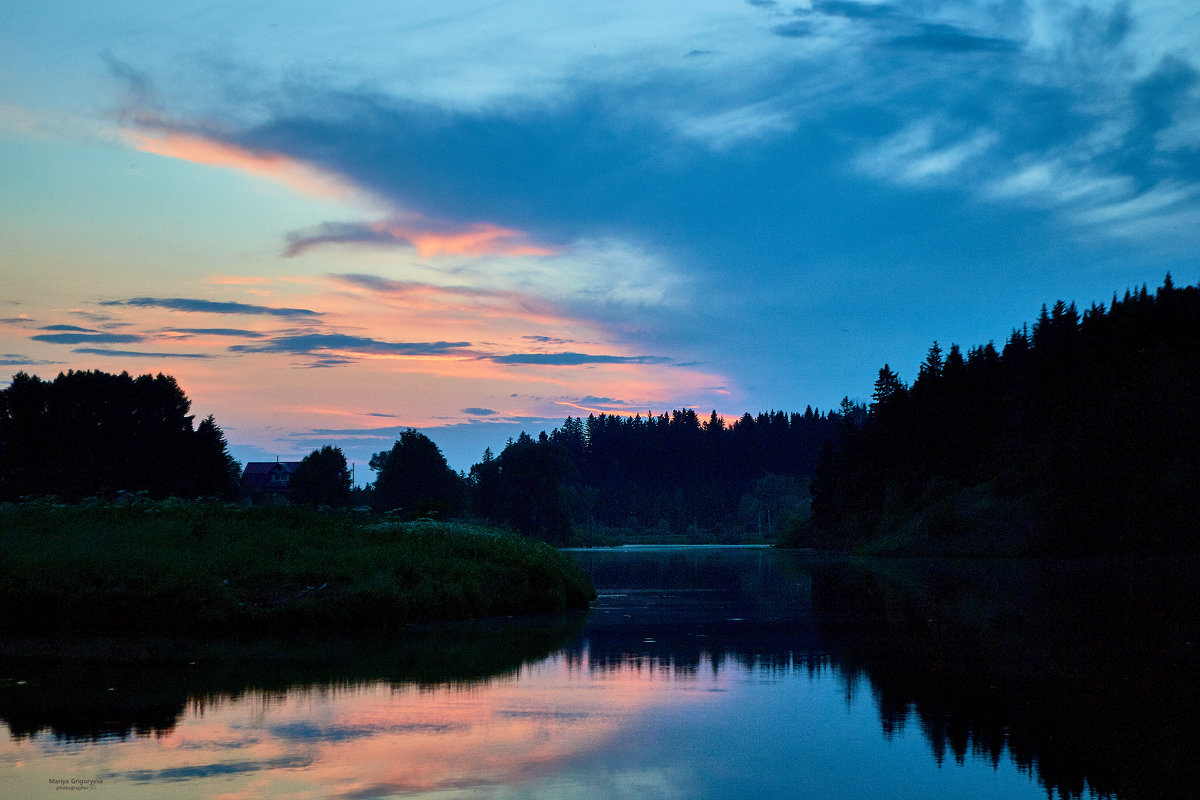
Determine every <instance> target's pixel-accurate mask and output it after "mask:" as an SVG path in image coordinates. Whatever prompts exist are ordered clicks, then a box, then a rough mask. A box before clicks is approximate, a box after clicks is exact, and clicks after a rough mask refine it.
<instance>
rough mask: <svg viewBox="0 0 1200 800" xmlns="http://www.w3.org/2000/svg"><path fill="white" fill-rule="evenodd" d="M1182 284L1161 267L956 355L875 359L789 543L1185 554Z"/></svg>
mask: <svg viewBox="0 0 1200 800" xmlns="http://www.w3.org/2000/svg"><path fill="white" fill-rule="evenodd" d="M1197 486H1200V287H1184V288H1177V287H1175V286H1174V285H1173V284H1172V282H1171V279H1170V276H1169V275H1168V276H1167V279H1166V281H1165V282H1164V284H1163V286H1162V287H1161V288H1159V289H1158V290H1157V291H1156V292H1155V293H1154V294H1151V293H1150V292H1148V291H1147V290H1146V288H1145V287H1144V286H1143V287H1142V288H1141V289H1140V290H1138V291H1136V292H1126V293H1125V296H1124V297H1123V298H1117V297H1116V296H1114V297H1113V301H1112V303H1111V305H1110V306H1109V307H1108V308H1107V309H1106V308H1105V307H1104V306H1103V305H1102V304H1095V305H1092V306H1091V307H1090V308H1088V309H1086V310H1085V311H1083V313H1082V314H1081V313H1080V312H1079V310H1078V309H1077V308H1076V306H1075V305H1074V304H1070V305H1068V304H1066V303H1064V302H1061V301H1060V302H1058V303H1055V304H1054V306H1053V307H1052V308H1050V309H1047V308H1045V307H1043V309H1042V312H1041V314H1040V316H1039V317H1038V319H1037V321H1036V322H1035V323H1034V324H1033V326H1032V327H1028V326H1026V327H1023V328H1021V329H1020V330H1014V331H1013V333H1012V335H1011V336H1010V337H1009V339H1008V341H1007V342H1006V343H1005V344H1004V346H1003V348H1002V349H1001V350H997V349H996V348H995V347H994V346H993V345H992V344H990V343H989V344H987V345H984V346H982V347H974V348H971V349H970V350H969V351H968V352H967V353H966V354H963V353H962V352H961V350H960V349H959V348H958V346H957V345H954V346H952V347H951V348H950V350H949V351H948V352H946V353H943V352H942V350H941V348H940V347H939V346H938V345H937V343H934V345H933V346H932V347H931V348H930V350H929V353H928V356H927V357H926V359H925V361H924V363H922V364H921V366H920V368H919V372H918V374H917V377H916V379H915V380H914V381H913V383H912V385H911V386H908V385H906V384H905V383H904V382H903V381H902V380H901V379H900V377H899V376H898V375H897V374H896V373H895V372H893V371H892V369H891V368H890V367H889V366H887V365H885V366H884V367H883V368H882V369H881V370H880V371H879V378H878V380H877V381H876V383H875V387H874V393H873V395H872V403H871V405H870V409H869V413H868V414H867V416H866V418H865V420H864V421H863V423H862V425H860V426H850V427H848V428H847V430H846V431H844V432H843V436H842V437H841V439H840V443H839V444H837V445H836V446H832V445H831V446H829V447H826V448H825V450H824V452H823V454H822V459H821V462H820V463H819V464H818V466H817V469H816V474H815V476H814V481H813V486H812V511H813V518H812V522H811V524H810V525H809V526H808V527H807V529H806V530H804V531H802V532H801V534H800V535H799V536H797V537H796V539H795V543H797V544H814V545H816V546H819V547H832V548H837V549H842V548H864V547H865V548H867V549H874V550H877V551H880V552H905V551H908V552H920V551H924V552H929V551H935V552H936V551H942V552H948V553H953V552H964V553H966V552H993V553H1001V554H1004V553H1012V554H1017V553H1039V552H1040V553H1072V554H1086V553H1092V552H1114V551H1119V552H1124V551H1133V550H1139V551H1147V550H1148V551H1176V550H1180V549H1183V550H1190V551H1195V550H1197V549H1200V539H1198V538H1197V536H1196V533H1197V530H1198V528H1197V522H1196V521H1197V519H1200V492H1198V491H1197V489H1196V487H1197Z"/></svg>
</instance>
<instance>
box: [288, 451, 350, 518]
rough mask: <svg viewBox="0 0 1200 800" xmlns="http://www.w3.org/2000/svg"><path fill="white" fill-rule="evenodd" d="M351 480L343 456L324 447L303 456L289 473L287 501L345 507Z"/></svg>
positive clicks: (348, 502)
mask: <svg viewBox="0 0 1200 800" xmlns="http://www.w3.org/2000/svg"><path fill="white" fill-rule="evenodd" d="M350 490H351V478H350V467H349V465H347V463H346V454H345V453H343V452H342V449H341V448H340V447H333V446H331V445H325V446H324V447H322V448H321V449H320V450H313V451H312V452H311V453H309V454H308V455H306V456H305V457H304V460H303V461H301V462H300V466H298V467H296V471H295V472H294V473H292V480H291V483H290V486H289V490H288V499H289V500H291V501H292V502H294V503H308V504H311V505H324V506H346V505H349V504H350Z"/></svg>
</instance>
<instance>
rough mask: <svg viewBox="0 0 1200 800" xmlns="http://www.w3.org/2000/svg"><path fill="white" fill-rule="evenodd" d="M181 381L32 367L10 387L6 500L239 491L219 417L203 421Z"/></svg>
mask: <svg viewBox="0 0 1200 800" xmlns="http://www.w3.org/2000/svg"><path fill="white" fill-rule="evenodd" d="M190 409H191V401H190V400H188V398H187V395H185V394H184V393H183V390H182V389H180V388H179V384H177V383H176V382H175V379H174V378H172V377H170V376H168V375H162V374H159V375H157V376H151V375H140V376H138V377H137V378H133V377H131V376H130V375H129V373H127V372H122V373H121V374H120V375H111V374H108V373H105V372H100V371H74V370H72V371H70V372H65V373H60V374H59V375H58V377H57V378H55V379H54V380H53V381H43V380H41V379H39V378H38V377H36V376H30V375H28V374H26V373H24V372H19V373H17V374H16V375H15V376H14V377H13V380H12V384H11V385H9V386H8V387H7V388H5V389H3V390H0V499H3V500H14V499H17V498H20V497H23V496H27V495H58V496H61V497H64V498H67V499H77V498H80V497H87V496H93V495H108V494H115V493H116V492H119V491H129V492H146V493H147V494H148V495H149V496H151V497H167V496H176V497H201V496H226V497H233V496H236V494H237V492H238V485H239V477H240V476H239V468H238V465H237V462H235V461H234V460H233V459H232V458H231V457H230V455H229V453H228V450H227V447H226V443H225V436H224V434H223V433H222V432H221V429H220V427H218V426H217V424H216V422H215V420H214V419H213V418H212V416H209V417H207V418H206V419H204V420H202V421H201V422H200V424H199V425H196V426H193V424H192V422H193V419H194V417H193V415H191V414H189V413H188V412H189V411H190Z"/></svg>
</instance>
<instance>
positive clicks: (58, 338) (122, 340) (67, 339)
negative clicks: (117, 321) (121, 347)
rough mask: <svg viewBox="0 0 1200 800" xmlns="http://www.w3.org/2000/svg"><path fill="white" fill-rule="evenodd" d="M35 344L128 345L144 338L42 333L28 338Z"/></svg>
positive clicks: (118, 334) (97, 334) (116, 334)
mask: <svg viewBox="0 0 1200 800" xmlns="http://www.w3.org/2000/svg"><path fill="white" fill-rule="evenodd" d="M29 338H30V339H33V340H34V341H35V342H50V343H52V344H84V343H87V342H96V343H99V342H108V343H110V344H130V343H132V342H140V341H142V340H143V339H144V338H145V337H143V336H139V335H137V334H132V333H43V334H38V335H37V336H30V337H29Z"/></svg>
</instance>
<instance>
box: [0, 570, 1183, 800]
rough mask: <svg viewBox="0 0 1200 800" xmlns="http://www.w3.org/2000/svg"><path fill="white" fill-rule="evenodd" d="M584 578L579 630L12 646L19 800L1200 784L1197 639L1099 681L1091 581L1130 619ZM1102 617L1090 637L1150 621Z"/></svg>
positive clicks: (927, 579)
mask: <svg viewBox="0 0 1200 800" xmlns="http://www.w3.org/2000/svg"><path fill="white" fill-rule="evenodd" d="M575 556H576V557H577V558H578V559H579V560H580V562H581V563H582V564H583V565H584V567H585V569H587V570H588V571H589V572H590V573H591V574H592V576H593V579H594V580H595V582H596V585H597V588H598V589H599V591H600V597H599V599H598V600H597V602H596V603H595V605H594V608H593V610H592V612H591V613H590V615H588V617H587V618H586V620H584V619H580V618H569V617H568V618H561V619H553V620H518V621H513V622H511V623H507V624H505V625H477V626H471V627H469V628H467V629H460V630H456V631H455V632H453V633H447V632H410V633H406V634H404V635H403V636H397V637H393V639H392V640H389V641H387V642H363V641H361V640H354V641H336V642H329V641H311V640H310V641H302V640H297V641H288V642H272V643H261V642H241V643H239V642H192V641H174V642H163V641H157V642H145V641H123V642H114V641H111V640H104V641H95V642H85V643H82V644H80V643H74V644H73V645H71V646H72V647H73V648H74V649H73V650H72V651H71V652H70V653H68V656H69V657H67V658H62V657H60V656H61V653H60V652H59V651H61V649H62V648H63V647H65V646H67V645H66V644H64V643H61V642H58V643H32V644H31V643H29V642H21V643H10V644H9V646H8V648H7V650H6V654H5V655H4V657H3V658H2V659H0V717H2V718H3V721H4V722H5V723H6V725H4V726H0V797H14V798H24V797H31V798H36V797H62V796H64V793H67V792H70V794H71V796H79V795H82V796H83V797H86V798H97V799H98V798H107V797H112V798H128V797H147V798H150V797H153V798H173V797H188V798H225V799H227V800H234V799H235V798H256V797H282V798H324V797H345V798H387V797H437V798H459V797H462V798H468V797H469V798H480V797H482V798H525V797H531V798H540V797H545V798H573V797H578V798H614V797H616V798H620V797H630V798H633V797H636V798H729V797H742V798H760V797H761V798H782V797H789V798H790V797H796V798H822V800H826V799H830V798H884V797H886V798H1004V799H1005V800H1009V799H1010V798H1025V797H1028V798H1045V797H1046V796H1047V794H1048V793H1049V794H1051V796H1060V797H1068V796H1079V797H1098V796H1101V792H1103V793H1106V795H1105V796H1115V797H1123V798H1124V797H1128V798H1133V797H1155V796H1168V795H1165V794H1163V795H1160V794H1158V792H1160V791H1168V790H1172V788H1173V787H1174V788H1177V784H1176V783H1174V782H1179V783H1178V786H1182V785H1184V784H1183V782H1184V781H1188V780H1191V779H1192V778H1194V777H1196V776H1195V775H1194V774H1192V773H1193V772H1194V770H1195V768H1194V767H1191V766H1189V765H1190V764H1191V762H1192V761H1194V760H1195V755H1196V750H1195V749H1194V745H1195V744H1196V742H1197V738H1196V724H1195V718H1196V713H1195V712H1196V710H1197V709H1196V707H1195V705H1194V703H1195V701H1196V698H1195V692H1194V690H1193V691H1192V692H1191V693H1190V694H1189V693H1188V690H1187V688H1186V687H1187V686H1194V683H1193V682H1191V678H1194V677H1195V673H1188V672H1187V670H1194V668H1195V653H1194V645H1193V644H1192V641H1193V640H1191V639H1189V638H1188V637H1189V636H1190V635H1191V634H1192V633H1194V632H1195V630H1194V629H1193V628H1188V626H1189V624H1191V623H1189V622H1188V620H1187V618H1186V616H1184V615H1181V616H1180V617H1179V618H1178V619H1177V620H1176V619H1175V618H1174V617H1173V616H1171V615H1167V617H1168V618H1166V619H1164V618H1162V615H1161V614H1160V615H1159V617H1160V621H1159V622H1156V623H1155V624H1154V625H1152V626H1150V627H1152V628H1154V632H1153V633H1154V635H1155V636H1157V637H1165V638H1166V639H1167V640H1169V641H1166V643H1165V644H1160V645H1153V646H1155V647H1158V648H1159V649H1158V650H1156V651H1155V652H1154V653H1152V654H1145V653H1143V655H1144V656H1145V655H1149V656H1152V658H1149V659H1146V658H1143V659H1141V661H1145V660H1155V661H1158V662H1161V661H1162V660H1163V659H1166V660H1169V661H1170V664H1171V670H1170V671H1171V672H1172V673H1174V674H1175V675H1177V679H1170V680H1167V681H1166V683H1165V684H1164V683H1163V682H1162V681H1161V680H1159V678H1158V677H1157V676H1150V675H1148V674H1146V673H1144V672H1141V671H1140V670H1141V669H1142V667H1141V666H1139V664H1140V661H1139V659H1137V658H1131V657H1127V656H1128V654H1125V655H1121V654H1116V655H1114V654H1111V653H1109V655H1106V656H1104V659H1108V660H1110V661H1113V662H1114V663H1112V664H1104V665H1100V666H1096V665H1095V664H1093V663H1091V662H1093V661H1095V660H1096V658H1097V656H1096V653H1097V652H1105V653H1108V652H1109V651H1110V650H1111V649H1113V648H1112V640H1111V639H1110V638H1108V637H1109V635H1108V634H1103V635H1101V634H1099V633H1096V634H1095V635H1091V634H1089V635H1084V634H1082V633H1080V631H1079V627H1080V623H1079V617H1075V618H1073V621H1072V623H1071V624H1072V626H1073V628H1072V630H1071V631H1070V633H1069V635H1064V634H1063V633H1062V631H1063V624H1062V621H1061V620H1058V621H1055V622H1051V621H1050V620H1049V618H1048V617H1047V616H1046V614H1047V611H1046V609H1048V608H1052V607H1054V605H1055V603H1059V601H1060V600H1061V597H1062V596H1068V597H1075V596H1077V595H1078V594H1079V593H1077V592H1069V591H1065V587H1066V584H1067V582H1069V581H1071V580H1083V579H1085V578H1086V579H1087V580H1089V581H1091V582H1092V583H1091V584H1090V585H1098V586H1100V587H1101V589H1102V591H1100V592H1099V598H1100V599H1099V600H1098V601H1097V602H1107V601H1106V600H1105V598H1109V599H1111V598H1112V595H1113V591H1114V590H1113V586H1109V585H1107V584H1104V581H1103V580H1099V583H1097V579H1096V578H1095V576H1093V575H1092V574H1091V573H1087V574H1080V573H1077V572H1071V571H1070V570H1068V571H1067V572H1068V573H1069V574H1063V573H1062V571H1061V570H1060V571H1058V572H1055V573H1054V574H1053V575H1050V576H1047V575H1045V574H1041V573H1038V574H1032V575H1031V574H1029V570H1028V568H1020V567H1014V566H1012V565H976V566H974V567H971V568H964V567H963V566H962V565H954V566H946V565H937V564H936V563H930V564H925V563H916V564H908V565H905V564H903V563H902V564H891V565H886V566H878V565H872V564H869V563H857V564H848V563H845V562H836V563H834V562H823V561H818V560H816V559H814V558H812V557H811V556H808V557H806V556H803V555H797V554H788V553H776V552H773V551H769V550H759V549H709V548H705V549H696V548H688V549H679V548H659V549H639V550H633V551H630V550H624V551H590V552H578V553H576V554H575ZM1114 580H1116V579H1114ZM1118 584H1119V585H1121V586H1125V587H1126V588H1127V590H1132V589H1135V588H1136V587H1130V586H1129V585H1128V582H1127V581H1126V579H1125V578H1121V579H1120V580H1118ZM1154 585H1155V586H1156V587H1159V586H1163V585H1166V586H1167V587H1168V589H1167V590H1164V591H1167V593H1168V594H1170V596H1171V599H1172V602H1173V603H1176V604H1178V603H1179V602H1182V600H1185V599H1187V597H1188V596H1189V592H1190V591H1191V589H1189V588H1188V587H1189V586H1192V589H1194V585H1192V584H1188V583H1187V582H1181V583H1178V584H1171V583H1169V582H1168V583H1166V584H1163V583H1162V582H1160V581H1156V582H1155V584H1154ZM1171 587H1175V588H1171ZM1171 592H1175V594H1171ZM1082 594H1083V595H1085V596H1088V597H1090V596H1089V593H1088V592H1083V593H1082ZM1176 595H1178V596H1176ZM1085 599H1086V603H1085V611H1084V612H1078V611H1076V612H1074V613H1085V614H1086V615H1087V616H1088V618H1089V619H1091V618H1094V616H1095V615H1104V616H1108V617H1111V616H1113V615H1114V614H1113V609H1114V608H1115V609H1121V608H1124V609H1125V611H1119V612H1118V615H1120V614H1125V615H1128V614H1130V613H1132V612H1130V611H1129V608H1130V606H1129V603H1128V602H1126V603H1122V604H1117V605H1115V606H1113V607H1112V608H1108V607H1100V606H1097V605H1096V604H1095V603H1094V602H1093V601H1092V599H1088V598H1085ZM1160 599H1162V598H1160ZM1088 624H1089V625H1090V624H1091V623H1088ZM1139 627H1140V628H1141V629H1142V630H1143V632H1144V629H1145V628H1146V626H1145V625H1141V626H1139ZM1030 629H1033V632H1030ZM1051 634H1053V635H1051ZM1047 636H1050V638H1052V639H1053V640H1054V641H1055V642H1056V644H1054V645H1052V646H1051V645H1048V644H1047V643H1046V637H1047ZM1113 636H1118V637H1122V638H1121V641H1122V642H1124V643H1125V644H1130V643H1131V642H1130V640H1128V639H1127V638H1123V637H1125V634H1113ZM1062 639H1071V640H1072V641H1071V642H1069V643H1067V644H1064V645H1062V646H1061V647H1060V646H1059V644H1057V642H1059V640H1062ZM1080 646H1082V647H1084V651H1082V652H1080V651H1078V647H1080ZM1089 648H1091V649H1089ZM1088 664H1090V666H1086V670H1085V672H1087V674H1082V675H1081V673H1080V669H1081V665H1088ZM1110 668H1111V669H1114V670H1119V671H1120V672H1121V673H1122V674H1120V675H1119V677H1116V678H1114V677H1113V673H1110V671H1109V669H1110ZM1189 675H1190V678H1189ZM1172 680H1175V681H1176V682H1172ZM1113 681H1116V682H1117V683H1116V685H1115V686H1114V685H1112V684H1113ZM1144 681H1154V682H1157V683H1159V685H1158V686H1157V687H1154V688H1147V687H1145V686H1144V685H1143V682H1144ZM1064 685H1073V686H1077V687H1078V688H1079V691H1080V692H1082V695H1081V696H1080V697H1075V696H1074V695H1073V694H1071V692H1070V691H1066V692H1065V694H1066V695H1069V696H1064V689H1063V688H1062V687H1063V686H1064ZM1181 686H1182V687H1184V688H1180V687H1181ZM1101 691H1103V692H1108V693H1110V695H1111V696H1110V695H1103V694H1099V692H1101ZM1164 695H1170V696H1171V698H1172V699H1171V701H1170V702H1166V701H1165V700H1164ZM1139 715H1140V716H1139ZM1176 717H1178V718H1176ZM1189 720H1190V722H1189ZM1100 726H1104V727H1108V728H1111V727H1119V728H1121V729H1122V730H1123V732H1117V733H1113V732H1111V731H1107V732H1106V731H1097V730H1095V729H1096V728H1097V727H1100ZM1147 736H1149V737H1150V739H1149V740H1147V738H1146V737H1147ZM1147 762H1149V763H1147ZM1189 770H1192V772H1189ZM1154 775H1157V776H1159V777H1158V778H1154V777H1147V776H1154ZM1155 780H1158V781H1160V782H1159V783H1157V784H1156V783H1154V781H1155ZM1161 781H1166V782H1165V783H1163V782H1161ZM64 787H75V788H64ZM1176 796H1200V794H1194V795H1176Z"/></svg>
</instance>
